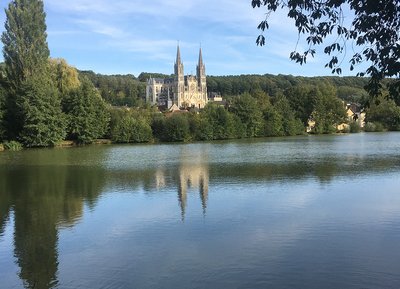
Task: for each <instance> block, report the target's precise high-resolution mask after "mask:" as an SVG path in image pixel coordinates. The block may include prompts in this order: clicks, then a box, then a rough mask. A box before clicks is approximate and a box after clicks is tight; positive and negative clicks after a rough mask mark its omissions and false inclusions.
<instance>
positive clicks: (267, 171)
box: [0, 133, 400, 289]
mask: <svg viewBox="0 0 400 289" xmlns="http://www.w3.org/2000/svg"><path fill="white" fill-rule="evenodd" d="M0 280H1V281H0V287H1V288H5V289H8V288H318V289H320V288H386V289H388V288H400V133H369V134H366V133H361V134H349V135H330V136H301V137H293V138H292V137H290V138H263V139H252V140H234V141H221V142H209V143H206V142H205V143H192V144H157V145H112V146H87V147H80V148H68V149H40V150H39V149H38V150H35V149H31V150H26V151H20V152H3V153H0Z"/></svg>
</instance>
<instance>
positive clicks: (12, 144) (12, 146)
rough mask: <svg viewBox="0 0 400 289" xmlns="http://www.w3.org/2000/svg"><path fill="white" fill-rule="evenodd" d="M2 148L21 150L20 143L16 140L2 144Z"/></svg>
mask: <svg viewBox="0 0 400 289" xmlns="http://www.w3.org/2000/svg"><path fill="white" fill-rule="evenodd" d="M3 146H4V149H6V150H10V151H20V150H22V144H21V143H19V142H17V141H9V142H5V143H4V144H3Z"/></svg>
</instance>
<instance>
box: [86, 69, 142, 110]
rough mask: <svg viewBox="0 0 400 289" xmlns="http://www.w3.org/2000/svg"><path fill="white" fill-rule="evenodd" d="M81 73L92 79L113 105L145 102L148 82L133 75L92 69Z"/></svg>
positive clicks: (106, 99) (132, 104)
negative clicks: (106, 73)
mask: <svg viewBox="0 0 400 289" xmlns="http://www.w3.org/2000/svg"><path fill="white" fill-rule="evenodd" d="M80 74H81V75H84V76H86V77H87V78H88V79H90V80H91V81H92V83H93V84H94V85H95V87H96V88H97V89H98V90H99V92H100V94H101V96H102V98H103V99H104V100H105V101H107V102H108V103H110V104H112V105H115V106H129V107H137V106H142V105H143V104H144V99H143V97H144V96H145V94H146V83H145V82H140V81H139V80H138V79H136V78H135V77H134V76H133V75H129V74H128V75H101V74H96V73H94V72H92V71H81V72H80Z"/></svg>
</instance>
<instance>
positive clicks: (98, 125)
mask: <svg viewBox="0 0 400 289" xmlns="http://www.w3.org/2000/svg"><path fill="white" fill-rule="evenodd" d="M62 106H63V111H64V112H65V113H66V117H67V136H68V139H71V140H75V141H77V142H78V143H83V144H87V143H92V142H93V141H94V140H95V139H97V138H101V137H102V136H104V135H105V134H106V133H107V131H108V124H109V112H108V109H107V105H106V103H105V102H104V100H103V99H102V98H101V96H100V95H99V93H98V92H97V90H96V89H95V88H94V86H93V84H92V83H91V82H90V81H89V80H87V79H83V81H82V82H81V85H80V86H79V87H78V88H76V89H74V90H71V91H70V92H69V93H68V94H67V95H65V96H64V98H63V102H62Z"/></svg>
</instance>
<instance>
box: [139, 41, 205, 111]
mask: <svg viewBox="0 0 400 289" xmlns="http://www.w3.org/2000/svg"><path fill="white" fill-rule="evenodd" d="M174 68H175V70H174V77H173V78H150V79H149V80H148V81H147V86H146V102H147V103H150V104H152V105H158V106H163V107H165V108H171V107H172V106H174V105H176V106H177V107H178V108H190V107H195V108H203V107H204V106H205V105H206V104H207V101H208V98H207V84H206V67H205V65H204V63H203V56H202V52H201V48H200V52H199V62H198V64H197V69H196V76H193V75H184V72H183V63H182V60H181V52H180V49H179V45H178V48H177V53H176V61H175V66H174Z"/></svg>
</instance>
